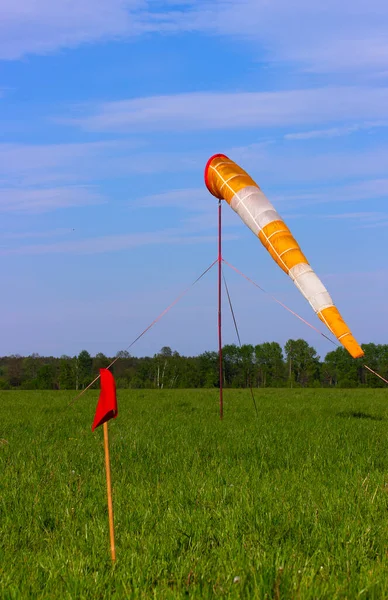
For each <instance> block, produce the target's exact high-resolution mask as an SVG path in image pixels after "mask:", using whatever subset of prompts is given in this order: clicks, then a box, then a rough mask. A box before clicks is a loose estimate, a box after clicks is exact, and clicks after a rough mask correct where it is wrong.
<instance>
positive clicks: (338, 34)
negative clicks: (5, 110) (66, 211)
mask: <svg viewBox="0 0 388 600" xmlns="http://www.w3.org/2000/svg"><path fill="white" fill-rule="evenodd" d="M387 30H388V5H387V3H386V1H385V0H369V1H367V0H342V1H341V2H338V0H326V1H325V2H324V3H321V2H311V0H310V1H308V0H294V1H293V2H289V0H272V1H271V2H269V1H268V0H239V1H238V2H236V1H235V0H184V1H158V0H99V2H98V3H97V4H96V2H94V1H93V0H56V1H55V2H53V1H52V0H2V3H1V5H0V58H2V59H17V58H20V57H22V56H24V55H26V54H31V53H35V54H45V53H47V52H52V51H55V50H57V49H60V48H68V47H74V46H77V45H79V44H85V43H91V42H97V41H100V40H103V41H105V40H117V39H121V40H122V39H126V38H128V37H134V36H139V35H142V34H149V33H161V32H162V33H164V34H170V35H172V34H177V33H182V32H200V33H205V34H208V35H212V36H221V37H234V38H238V39H242V40H245V41H247V42H249V44H250V47H251V52H252V48H253V51H256V53H257V56H258V57H259V56H260V60H262V59H263V56H264V57H265V58H266V59H268V60H269V61H275V62H281V63H284V62H287V63H289V62H293V63H297V64H300V65H301V66H302V67H303V68H304V69H307V70H314V71H318V72H333V71H334V72H338V71H339V72H341V71H364V72H366V73H368V75H370V74H371V73H376V72H379V71H386V64H387V63H386V57H387V50H388V36H387ZM211 58H212V57H211ZM213 60H215V61H216V60H220V57H216V56H215V57H213Z"/></svg>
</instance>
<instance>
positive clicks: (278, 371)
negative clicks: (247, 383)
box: [254, 342, 285, 387]
mask: <svg viewBox="0 0 388 600" xmlns="http://www.w3.org/2000/svg"><path fill="white" fill-rule="evenodd" d="M254 351H255V359H256V373H257V375H256V379H257V385H259V386H260V385H261V386H263V387H269V386H272V387H279V386H280V385H283V384H284V381H285V365H284V358H283V351H282V348H281V346H280V345H279V344H278V343H277V342H264V344H259V345H258V346H255V349H254Z"/></svg>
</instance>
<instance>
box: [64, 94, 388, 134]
mask: <svg viewBox="0 0 388 600" xmlns="http://www.w3.org/2000/svg"><path fill="white" fill-rule="evenodd" d="M85 110H86V114H85V115H84V116H83V117H77V118H73V119H69V120H67V121H65V122H68V123H69V124H70V123H72V124H73V125H77V126H79V127H81V128H82V129H85V130H88V131H109V132H123V131H127V132H128V131H130V132H134V131H137V132H139V131H142V132H144V131H166V130H168V131H175V132H181V131H198V130H201V129H206V130H209V129H236V128H241V127H265V128H269V127H285V126H290V125H296V124H312V123H325V122H327V121H344V120H345V121H349V120H355V119H370V117H371V116H373V118H375V119H388V88H384V87H376V88H358V87H336V88H335V87H325V88H315V89H299V90H291V91H275V92H250V93H205V92H197V93H189V94H176V95H170V96H154V97H147V98H135V99H131V100H121V101H118V102H107V103H103V104H97V105H96V106H95V107H89V108H87V107H86V108H85Z"/></svg>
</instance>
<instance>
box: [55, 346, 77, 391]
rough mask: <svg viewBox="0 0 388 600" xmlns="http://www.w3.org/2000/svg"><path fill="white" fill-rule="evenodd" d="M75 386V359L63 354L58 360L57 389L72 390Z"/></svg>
mask: <svg viewBox="0 0 388 600" xmlns="http://www.w3.org/2000/svg"><path fill="white" fill-rule="evenodd" d="M75 387H76V385H75V361H74V359H73V358H71V357H70V356H66V355H63V356H61V358H60V361H59V389H61V390H74V389H75Z"/></svg>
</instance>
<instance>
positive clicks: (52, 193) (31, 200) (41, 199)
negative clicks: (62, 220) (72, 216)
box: [0, 187, 104, 213]
mask: <svg viewBox="0 0 388 600" xmlns="http://www.w3.org/2000/svg"><path fill="white" fill-rule="evenodd" d="M102 202H104V198H103V197H102V196H101V195H100V194H99V193H97V192H95V191H93V190H92V189H88V188H87V187H68V188H65V187H62V188H47V189H43V188H41V189H0V212H8V213H9V212H12V213H14V212H25V213H41V212H49V211H52V210H57V209H58V208H70V207H74V206H86V205H91V204H101V203H102Z"/></svg>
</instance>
